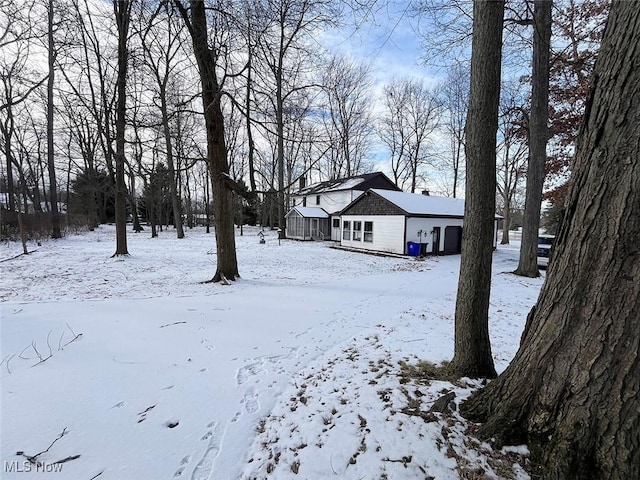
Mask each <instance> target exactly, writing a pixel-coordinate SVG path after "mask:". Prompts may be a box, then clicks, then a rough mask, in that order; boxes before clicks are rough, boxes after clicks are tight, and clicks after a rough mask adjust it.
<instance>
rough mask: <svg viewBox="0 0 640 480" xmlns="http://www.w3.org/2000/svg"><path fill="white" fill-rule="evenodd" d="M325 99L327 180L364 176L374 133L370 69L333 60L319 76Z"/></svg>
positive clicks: (362, 64) (350, 61) (352, 62)
mask: <svg viewBox="0 0 640 480" xmlns="http://www.w3.org/2000/svg"><path fill="white" fill-rule="evenodd" d="M321 82H322V85H323V90H324V94H325V98H326V110H325V115H324V117H323V123H324V129H325V131H326V132H327V136H328V138H329V142H330V146H331V148H330V153H331V154H330V158H331V166H332V168H331V169H330V170H331V175H330V178H341V177H350V176H352V175H356V174H358V173H363V168H362V167H363V166H364V162H365V159H366V158H367V155H368V153H369V151H370V143H371V136H372V134H373V117H372V115H371V102H370V96H371V90H370V86H371V81H370V71H369V67H368V66H367V65H365V64H364V63H362V62H360V63H357V62H355V61H352V60H349V59H347V58H345V57H336V56H334V57H332V58H331V59H330V61H329V63H328V65H327V68H326V70H325V73H324V75H323V77H322V80H321Z"/></svg>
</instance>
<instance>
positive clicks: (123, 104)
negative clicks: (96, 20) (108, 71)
mask: <svg viewBox="0 0 640 480" xmlns="http://www.w3.org/2000/svg"><path fill="white" fill-rule="evenodd" d="M131 5H132V0H113V11H114V13H115V17H116V25H117V27H118V77H117V80H116V91H117V103H116V151H115V156H114V158H115V167H116V170H115V174H116V178H115V192H116V207H115V208H116V252H115V253H114V256H117V255H128V254H129V251H128V249H127V184H126V183H125V164H126V158H125V129H126V120H127V118H126V114H127V67H128V62H129V52H128V49H127V43H128V37H129V23H130V19H131Z"/></svg>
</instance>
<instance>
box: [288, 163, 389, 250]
mask: <svg viewBox="0 0 640 480" xmlns="http://www.w3.org/2000/svg"><path fill="white" fill-rule="evenodd" d="M304 180H305V179H304V177H300V189H299V190H298V191H297V192H294V193H293V194H291V199H292V202H293V208H292V209H291V210H290V211H289V212H288V213H287V214H286V215H285V218H286V221H287V223H286V226H287V238H293V239H296V240H317V239H325V240H334V241H336V242H339V241H340V239H341V229H340V226H341V223H340V215H339V214H340V211H341V210H342V209H343V208H344V207H346V206H347V205H349V204H350V203H351V202H353V201H354V200H355V199H356V198H358V197H359V196H361V195H362V194H363V193H364V192H366V191H367V190H369V189H371V188H375V189H378V190H390V191H396V192H399V191H400V189H399V188H398V187H396V185H395V184H394V183H393V182H392V181H391V180H389V178H388V177H387V176H386V175H385V174H384V173H382V172H376V173H365V174H362V175H355V176H352V177H348V178H340V179H336V180H328V181H326V182H319V183H314V184H313V185H309V186H306V185H305V182H304Z"/></svg>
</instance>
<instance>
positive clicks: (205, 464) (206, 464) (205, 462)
mask: <svg viewBox="0 0 640 480" xmlns="http://www.w3.org/2000/svg"><path fill="white" fill-rule="evenodd" d="M218 427H219V425H218V423H217V422H211V423H210V424H209V425H207V428H211V430H209V431H208V432H207V433H206V434H205V435H204V436H203V437H202V438H203V440H204V439H205V438H207V439H208V440H209V442H208V444H207V449H206V450H205V452H204V455H203V456H202V458H201V459H200V461H199V462H198V464H197V465H196V468H194V469H193V473H192V474H191V480H208V479H209V478H210V477H211V473H212V472H213V463H214V461H215V459H216V457H217V456H218V455H219V454H220V449H221V448H222V440H223V437H224V432H220V429H219V428H218Z"/></svg>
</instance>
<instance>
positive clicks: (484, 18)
mask: <svg viewBox="0 0 640 480" xmlns="http://www.w3.org/2000/svg"><path fill="white" fill-rule="evenodd" d="M504 5H505V2H504V1H479V0H478V1H475V2H474V5H473V41H472V54H471V55H472V56H471V90H470V93H469V111H468V116H467V123H466V127H465V129H466V140H467V141H466V144H465V155H466V159H467V174H466V187H465V188H466V195H465V212H464V230H463V234H462V259H461V264H460V280H459V283H458V294H457V298H456V316H455V353H454V357H453V361H452V362H451V367H452V369H453V371H454V372H455V373H456V374H458V375H460V376H468V377H495V375H496V371H495V368H494V365H493V358H492V356H491V344H490V341H489V295H490V293H491V261H492V255H493V234H494V231H493V228H494V227H493V225H494V219H495V201H496V200H495V194H496V134H497V131H498V103H499V99H500V71H501V60H502V22H503V17H504Z"/></svg>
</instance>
